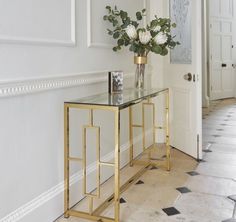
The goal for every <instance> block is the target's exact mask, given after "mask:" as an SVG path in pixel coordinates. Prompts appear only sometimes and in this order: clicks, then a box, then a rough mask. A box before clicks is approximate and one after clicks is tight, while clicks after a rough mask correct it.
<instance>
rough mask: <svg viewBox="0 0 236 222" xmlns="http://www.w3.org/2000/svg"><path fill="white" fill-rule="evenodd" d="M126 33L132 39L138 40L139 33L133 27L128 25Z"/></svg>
mask: <svg viewBox="0 0 236 222" xmlns="http://www.w3.org/2000/svg"><path fill="white" fill-rule="evenodd" d="M126 33H127V35H128V36H129V38H130V39H136V38H137V31H136V28H135V27H134V26H133V25H128V26H127V28H126Z"/></svg>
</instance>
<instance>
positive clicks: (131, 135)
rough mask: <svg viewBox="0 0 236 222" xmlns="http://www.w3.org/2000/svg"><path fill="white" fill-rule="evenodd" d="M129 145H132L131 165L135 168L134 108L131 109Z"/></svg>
mask: <svg viewBox="0 0 236 222" xmlns="http://www.w3.org/2000/svg"><path fill="white" fill-rule="evenodd" d="M129 144H130V148H129V149H130V156H129V158H130V161H129V164H130V166H131V167H132V166H133V159H134V139H133V109H132V106H130V107H129Z"/></svg>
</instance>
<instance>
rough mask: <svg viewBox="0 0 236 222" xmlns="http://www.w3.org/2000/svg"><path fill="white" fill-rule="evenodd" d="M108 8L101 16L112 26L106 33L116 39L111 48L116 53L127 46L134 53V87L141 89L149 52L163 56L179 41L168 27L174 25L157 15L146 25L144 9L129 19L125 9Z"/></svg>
mask: <svg viewBox="0 0 236 222" xmlns="http://www.w3.org/2000/svg"><path fill="white" fill-rule="evenodd" d="M106 9H107V11H108V13H107V15H104V17H103V19H104V20H105V21H108V22H109V23H111V24H112V27H113V28H112V29H107V31H108V34H109V35H111V36H112V38H114V39H115V40H116V41H117V45H116V46H114V47H113V51H114V52H117V51H119V50H121V49H122V48H123V47H129V50H130V51H131V52H133V53H134V63H135V64H136V65H137V68H136V72H135V87H136V88H137V89H143V88H144V75H145V65H146V64H147V56H148V54H149V52H153V53H155V54H159V55H161V56H165V55H167V54H168V51H169V50H168V49H173V48H174V47H176V46H177V45H178V44H179V42H177V41H175V40H174V38H175V36H172V35H171V29H172V28H175V27H176V24H175V23H171V20H170V19H169V18H158V17H157V16H155V19H153V20H152V21H150V23H148V24H147V25H146V26H145V27H144V26H142V27H140V26H141V24H143V22H142V20H143V18H144V17H145V16H146V9H143V10H142V11H138V12H136V19H131V17H130V16H129V15H128V13H127V12H125V11H123V10H118V8H117V7H116V6H115V7H114V8H112V7H111V6H106Z"/></svg>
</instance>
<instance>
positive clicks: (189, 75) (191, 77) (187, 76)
mask: <svg viewBox="0 0 236 222" xmlns="http://www.w3.org/2000/svg"><path fill="white" fill-rule="evenodd" d="M184 79H185V80H187V81H189V82H191V81H192V79H193V75H192V73H187V74H185V75H184Z"/></svg>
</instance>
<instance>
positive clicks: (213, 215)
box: [57, 99, 236, 222]
mask: <svg viewBox="0 0 236 222" xmlns="http://www.w3.org/2000/svg"><path fill="white" fill-rule="evenodd" d="M203 151H204V152H203V153H204V156H203V161H201V162H200V163H198V162H196V161H195V160H193V159H192V158H190V157H189V156H187V155H185V154H183V153H181V152H179V151H177V150H175V149H172V170H171V171H170V172H167V171H165V170H164V169H163V168H162V167H159V168H155V167H154V168H150V169H149V170H148V171H147V172H146V173H145V174H144V175H143V176H142V177H140V178H139V180H137V181H136V182H135V184H134V185H132V186H131V187H130V188H129V189H128V190H127V191H126V192H124V193H123V194H122V196H121V203H122V204H121V222H137V221H140V222H159V221H160V222H168V221H169V222H173V221H177V222H221V221H223V220H225V219H229V218H231V216H232V212H233V207H234V203H233V202H232V201H230V200H229V199H228V198H227V196H229V195H232V194H236V100H233V99H229V100H220V101H216V102H212V106H211V108H210V109H204V110H203ZM163 152H164V151H163V148H159V152H158V154H157V153H154V154H153V155H154V156H155V158H159V159H160V161H161V162H162V161H163V162H164V160H165V156H164V155H163V154H164V153H163ZM136 170H138V167H134V168H133V169H131V168H129V167H127V168H126V169H124V171H123V173H122V176H121V178H122V181H124V180H125V178H126V177H128V176H129V175H132V174H133V173H134V172H135V171H136ZM112 184H113V182H112V180H111V181H107V182H106V183H105V184H104V185H103V188H102V189H103V190H104V191H105V196H104V198H106V194H108V193H109V192H110V191H111V189H112V187H113V186H112ZM86 204H87V203H86V200H84V201H82V202H81V203H80V204H78V205H77V206H76V207H75V209H83V208H84V207H85V205H86ZM96 204H99V203H95V205H96ZM113 212H114V210H113V206H112V205H111V206H110V207H109V208H108V209H106V210H105V211H104V212H103V215H104V216H109V217H112V216H113ZM86 221H87V220H82V219H78V218H75V217H70V218H69V219H65V218H63V217H62V218H60V219H58V220H57V222H86ZM87 222H88V221H87Z"/></svg>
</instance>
